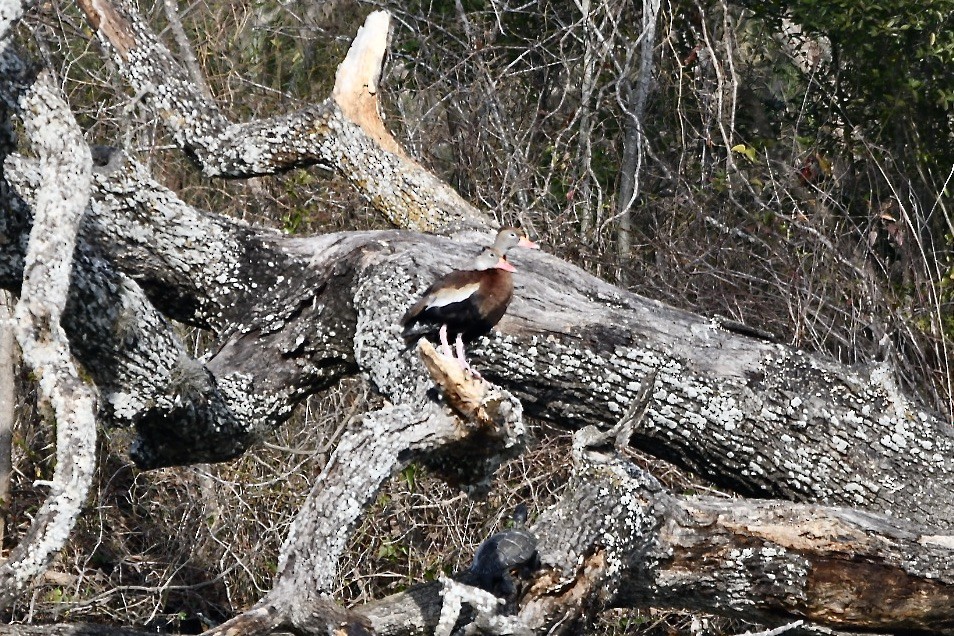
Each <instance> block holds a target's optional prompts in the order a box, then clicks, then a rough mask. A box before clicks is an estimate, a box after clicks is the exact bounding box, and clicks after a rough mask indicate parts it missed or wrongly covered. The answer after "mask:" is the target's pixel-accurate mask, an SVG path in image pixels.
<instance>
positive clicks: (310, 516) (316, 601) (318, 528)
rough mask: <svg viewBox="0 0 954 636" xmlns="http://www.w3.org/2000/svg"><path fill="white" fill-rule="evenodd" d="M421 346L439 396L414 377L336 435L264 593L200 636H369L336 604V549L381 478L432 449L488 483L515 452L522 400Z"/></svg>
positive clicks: (360, 621) (366, 626)
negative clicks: (275, 633) (395, 397)
mask: <svg viewBox="0 0 954 636" xmlns="http://www.w3.org/2000/svg"><path fill="white" fill-rule="evenodd" d="M423 348H424V349H425V351H422V354H423V355H424V356H425V358H426V359H427V360H428V364H429V368H430V369H432V370H431V373H432V374H433V375H434V378H435V380H437V382H438V385H439V386H440V387H442V397H441V399H440V400H435V399H434V398H433V397H431V396H430V391H429V389H430V383H429V382H426V381H419V382H416V383H414V384H413V385H408V391H407V393H406V394H404V395H402V396H401V398H402V399H401V403H400V404H398V405H395V406H389V407H385V408H383V409H381V410H378V411H375V412H373V413H369V414H368V415H366V416H365V417H364V418H362V421H361V422H360V423H359V424H358V425H357V426H356V427H355V428H354V429H353V430H350V431H347V432H346V433H345V434H344V435H343V436H342V438H341V441H340V442H339V444H338V447H337V448H336V449H335V452H334V453H333V454H332V456H331V458H330V459H329V460H328V463H327V465H326V466H325V468H324V469H323V470H322V472H321V475H319V477H318V479H317V480H316V481H315V483H314V485H313V486H312V490H311V493H310V494H309V496H308V498H307V499H306V501H305V503H304V505H303V506H302V508H301V511H300V512H299V513H298V515H297V516H296V518H295V521H294V523H293V524H292V526H291V528H290V529H289V532H288V536H287V538H286V539H285V543H284V545H283V546H282V548H281V552H280V556H279V563H278V574H277V577H276V580H275V584H274V586H273V587H272V590H271V591H270V592H269V593H268V594H267V595H266V596H265V598H263V599H262V600H261V601H260V602H259V603H257V604H256V605H255V607H253V608H251V609H250V610H249V611H248V612H245V613H243V614H240V615H238V616H236V617H234V618H232V619H231V620H228V621H226V622H225V623H223V624H222V625H220V626H218V627H216V628H214V629H211V630H209V631H208V632H206V636H228V635H229V634H234V633H241V634H245V635H246V636H254V635H256V634H267V633H270V632H271V631H272V630H273V629H275V628H276V627H278V626H284V627H291V628H292V629H293V630H294V631H296V632H298V633H314V634H329V635H331V634H337V633H340V632H338V631H337V630H338V629H340V628H341V626H342V625H346V626H347V631H348V633H354V634H361V633H371V626H370V623H368V621H367V619H366V618H365V617H363V616H362V615H360V614H358V613H354V612H348V611H346V610H345V609H344V608H341V607H339V606H337V605H336V604H335V603H334V601H333V599H332V598H331V591H332V589H333V584H334V580H335V576H336V575H337V570H338V561H339V559H340V557H341V554H342V551H343V550H344V549H345V547H346V545H347V542H348V540H349V539H350V537H351V534H352V532H353V530H354V528H355V527H356V525H357V523H358V521H359V520H360V518H361V515H362V514H363V512H364V509H365V508H366V507H367V506H368V505H369V504H370V502H371V501H372V500H373V499H374V498H375V496H376V494H377V492H378V490H379V488H380V487H381V484H382V483H383V482H384V480H385V479H387V478H388V477H390V476H391V475H393V474H394V473H396V472H397V471H398V470H400V469H401V468H403V467H404V466H406V465H407V464H408V463H409V462H411V461H414V460H415V459H421V458H425V459H426V458H427V457H428V456H429V455H432V454H435V453H438V454H439V455H440V456H441V458H442V459H446V456H447V455H450V454H453V453H454V452H457V453H460V454H461V455H463V456H466V457H467V458H468V460H469V463H470V465H471V466H483V467H484V468H485V471H484V473H483V474H482V475H480V477H481V478H483V479H488V478H489V477H490V476H491V475H492V474H493V472H494V470H496V468H498V467H499V466H500V463H501V462H502V461H503V460H505V459H507V458H509V457H513V456H515V454H516V453H518V452H519V451H520V450H522V448H523V436H524V434H525V431H524V425H523V420H522V412H523V410H522V408H521V406H520V403H519V402H518V401H516V400H515V399H514V398H513V397H512V396H511V395H509V394H507V393H506V392H503V391H500V390H499V389H497V388H496V387H493V386H490V385H489V384H487V383H486V382H485V381H483V380H480V379H477V378H473V377H470V376H468V375H467V374H465V373H463V372H462V370H461V369H460V368H459V367H458V365H457V363H456V361H453V360H447V359H445V358H441V357H440V356H438V355H437V354H435V353H434V350H433V347H429V346H428V345H426V344H424V345H423ZM421 380H423V378H421ZM461 396H465V398H464V399H463V400H462V399H461Z"/></svg>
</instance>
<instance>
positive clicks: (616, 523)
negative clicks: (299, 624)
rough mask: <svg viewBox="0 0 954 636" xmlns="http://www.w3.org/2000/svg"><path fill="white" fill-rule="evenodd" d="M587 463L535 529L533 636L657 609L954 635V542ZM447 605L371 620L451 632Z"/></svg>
mask: <svg viewBox="0 0 954 636" xmlns="http://www.w3.org/2000/svg"><path fill="white" fill-rule="evenodd" d="M577 457H578V460H577V461H578V469H577V471H576V473H575V475H574V477H573V479H572V482H571V484H570V486H569V488H568V489H567V492H566V494H565V495H564V497H563V498H562V499H561V501H559V502H558V503H557V504H556V505H555V506H554V507H553V508H551V509H549V510H547V511H546V512H544V514H543V515H542V516H541V518H540V519H539V520H538V522H537V523H536V524H535V525H534V526H533V527H532V528H531V531H532V532H534V533H535V534H536V536H537V537H538V539H539V542H540V543H539V547H540V553H541V559H542V566H543V569H542V570H540V571H539V572H537V574H536V575H535V579H534V581H532V583H531V587H530V588H529V589H528V590H527V591H526V592H525V594H524V595H523V596H522V597H521V598H520V600H519V612H518V616H519V617H520V619H521V621H522V623H523V624H524V625H526V626H528V627H529V628H530V629H531V630H532V631H533V633H538V634H543V633H547V634H550V633H558V634H559V633H565V634H573V633H578V632H577V630H578V629H579V628H578V626H577V621H578V620H580V619H582V618H585V616H586V614H587V613H588V612H590V611H592V610H593V608H594V607H645V606H652V607H672V608H679V609H691V610H699V611H704V612H707V613H714V614H721V615H725V616H730V617H737V618H744V619H745V620H747V621H754V622H761V623H763V624H766V625H780V624H785V623H790V622H792V621H794V620H796V619H805V620H807V621H809V622H810V623H813V624H815V625H819V626H823V627H827V628H833V629H850V630H869V631H875V632H881V631H883V632H888V633H896V632H898V631H905V630H914V631H925V632H931V633H939V634H942V633H943V634H949V633H954V566H952V565H951V559H950V557H951V549H952V547H954V537H951V536H932V535H926V534H924V533H923V531H922V530H921V529H920V528H917V527H916V526H913V525H907V524H901V523H898V522H896V521H895V520H891V519H888V518H886V517H883V516H879V515H875V514H869V513H859V512H857V511H853V510H850V509H842V508H831V507H823V506H814V505H803V504H792V503H788V502H777V501H759V500H745V501H741V500H737V499H719V498H713V497H689V498H681V497H675V496H673V495H672V494H671V493H668V492H667V491H666V490H665V489H664V488H663V487H662V486H661V485H660V484H659V483H658V482H657V481H656V480H655V479H654V478H652V477H651V476H649V475H648V474H646V473H645V472H643V471H642V470H640V469H638V468H637V467H636V466H635V465H633V464H632V463H630V462H628V461H627V460H625V459H622V458H620V457H619V456H618V455H617V453H616V451H615V450H614V449H613V448H612V446H611V445H610V444H607V446H606V447H604V448H598V447H596V448H582V449H580V452H579V453H578V454H577ZM439 594H440V587H439V585H436V584H428V585H423V586H420V587H418V588H415V589H413V590H409V591H408V592H406V593H404V594H401V595H395V596H393V597H389V598H387V599H382V600H380V601H376V602H374V603H370V604H368V605H366V606H364V607H362V608H359V609H360V610H361V611H362V612H363V613H365V614H366V615H367V616H368V618H369V619H370V620H371V622H372V624H373V625H374V627H375V629H376V630H377V632H378V633H379V634H389V635H392V636H396V635H399V634H410V633H414V629H415V628H416V627H418V626H421V625H426V626H431V627H433V626H434V625H436V624H437V620H438V613H439V608H440V601H439ZM394 616H399V617H401V619H400V620H395V619H394V618H393V617H394Z"/></svg>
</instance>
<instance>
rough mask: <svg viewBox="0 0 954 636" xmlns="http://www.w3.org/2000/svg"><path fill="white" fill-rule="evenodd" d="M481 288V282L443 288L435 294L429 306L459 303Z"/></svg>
mask: <svg viewBox="0 0 954 636" xmlns="http://www.w3.org/2000/svg"><path fill="white" fill-rule="evenodd" d="M479 288H480V283H471V284H470V285H464V286H463V287H457V288H456V289H442V290H440V291H439V292H437V293H436V294H434V298H432V299H431V300H430V301H429V302H428V303H427V306H428V307H446V306H447V305H453V304H454V303H459V302H461V301H464V300H467V299H468V298H470V297H471V296H473V295H474V294H475V293H476V292H477V290H478V289H479Z"/></svg>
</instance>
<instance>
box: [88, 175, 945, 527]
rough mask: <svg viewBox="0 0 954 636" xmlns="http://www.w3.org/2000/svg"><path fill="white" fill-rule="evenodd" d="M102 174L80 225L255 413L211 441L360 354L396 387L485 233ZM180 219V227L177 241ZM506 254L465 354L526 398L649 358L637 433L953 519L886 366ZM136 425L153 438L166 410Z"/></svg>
mask: <svg viewBox="0 0 954 636" xmlns="http://www.w3.org/2000/svg"><path fill="white" fill-rule="evenodd" d="M115 178H116V179H118V178H119V177H115ZM127 178H128V177H123V179H127ZM97 183H99V181H97ZM111 183H112V182H110V184H107V185H105V186H101V187H105V188H107V189H108V196H105V197H100V196H99V195H98V194H97V197H96V198H97V205H96V216H95V219H96V220H95V228H94V229H91V230H90V236H91V240H95V241H96V242H97V243H100V244H102V245H103V246H104V248H105V249H109V250H110V252H111V253H112V255H114V258H115V259H116V261H117V262H118V263H120V264H121V265H122V266H123V267H124V268H125V269H126V271H127V272H128V273H129V275H131V276H132V277H134V278H136V279H138V280H140V281H141V282H142V284H143V285H144V287H145V288H146V289H148V290H150V296H151V297H152V299H153V300H154V302H156V303H157V304H158V305H159V306H160V307H165V306H169V307H170V309H169V311H170V313H173V314H174V315H176V317H179V318H180V319H187V320H191V321H193V322H195V323H197V324H208V325H211V326H213V327H216V328H218V329H220V330H221V341H222V342H221V347H220V349H219V350H218V352H217V354H216V355H214V356H212V357H211V359H210V360H208V362H207V364H206V367H207V369H208V370H209V371H210V372H211V373H212V375H213V377H214V379H215V381H216V382H217V383H218V384H219V385H220V386H222V387H224V388H223V389H222V391H223V392H226V393H228V395H226V396H225V397H224V398H223V399H225V401H226V402H227V403H229V404H230V408H231V409H232V410H233V412H234V413H241V414H243V416H244V415H245V414H251V415H252V418H251V420H253V421H254V424H250V425H249V426H248V427H247V430H248V431H249V436H248V437H247V438H246V440H245V441H244V442H243V443H241V444H237V445H233V446H232V447H231V448H230V455H229V456H232V455H234V453H235V452H237V451H238V450H239V449H240V448H242V447H244V444H245V443H246V442H250V441H251V440H252V439H254V437H255V435H256V434H257V433H256V431H258V432H261V431H263V430H266V429H268V428H269V427H270V426H274V425H275V424H277V423H278V422H281V421H282V420H283V418H284V417H285V416H287V414H288V412H289V411H290V409H291V407H292V406H293V405H294V403H296V402H297V401H298V400H300V399H301V398H302V397H303V396H304V395H306V394H307V393H309V392H311V391H314V390H316V389H317V388H320V387H322V386H326V385H327V384H329V383H331V382H333V381H334V380H336V379H337V378H338V377H341V376H342V375H344V374H347V373H351V372H354V371H355V370H359V369H360V370H361V371H363V372H364V373H366V374H367V375H368V376H369V377H371V378H372V379H373V380H374V382H375V383H376V384H377V386H379V387H380V388H381V390H382V391H383V392H385V393H386V394H389V393H392V392H399V391H402V390H403V388H402V387H404V386H405V385H406V384H407V383H408V381H409V378H411V377H414V376H413V375H411V374H410V372H409V369H411V368H413V367H415V366H416V365H418V362H417V361H416V360H415V359H414V358H413V357H412V356H410V355H408V353H407V352H405V351H404V350H403V345H402V343H401V341H400V339H399V338H398V327H397V322H398V319H399V317H400V316H401V314H402V313H403V311H404V310H405V309H406V307H407V305H408V304H409V303H410V302H411V301H412V299H413V297H414V296H415V294H417V293H419V292H420V290H422V289H423V288H424V287H425V286H426V285H427V283H428V282H429V281H430V280H432V279H433V278H434V277H435V276H436V275H438V274H439V273H442V272H445V271H447V270H448V269H450V268H452V267H455V266H458V265H459V264H460V263H463V262H465V261H466V259H467V258H468V257H469V256H470V254H471V251H473V250H476V245H477V244H478V243H479V242H480V241H485V242H487V241H489V238H487V237H484V236H481V235H475V234H467V235H463V236H461V237H460V238H459V240H457V241H453V240H448V239H441V238H437V237H422V236H416V235H411V234H407V233H400V232H385V233H379V234H373V233H354V234H338V235H328V236H323V237H315V238H313V239H297V238H284V237H281V236H280V235H277V234H274V233H270V232H264V231H255V230H253V229H251V228H249V227H247V226H244V225H242V224H239V223H235V222H232V221H227V220H225V219H221V218H217V217H214V216H208V215H203V214H200V213H197V212H195V211H194V210H189V209H188V208H186V207H185V206H184V205H183V204H182V203H181V202H179V201H178V200H176V199H175V197H174V196H173V195H172V194H171V193H169V192H168V191H164V190H162V189H160V188H159V187H158V186H157V185H156V184H154V183H152V182H151V181H149V180H139V181H134V182H133V183H129V184H126V185H124V186H123V187H122V188H119V187H115V186H113V185H111ZM134 183H135V184H138V185H134ZM120 191H125V192H128V193H130V194H129V197H131V198H126V197H121V196H119V195H118V194H117V193H119V192H120ZM130 201H133V203H130ZM142 201H145V202H146V203H148V205H146V204H145V203H142ZM180 228H188V232H190V233H191V234H192V235H193V236H194V238H193V239H191V240H188V241H182V240H179V238H177V237H178V233H179V232H180V231H182V232H184V231H186V230H180ZM196 243H201V244H208V245H209V254H210V255H211V257H210V258H207V259H203V258H202V253H201V251H200V250H192V249H191V248H190V247H189V245H190V244H196ZM468 246H472V247H468ZM451 255H453V256H451ZM512 260H513V262H514V263H515V264H516V265H517V267H518V269H519V271H518V274H517V292H516V298H515V300H514V302H513V303H512V306H511V309H510V311H509V313H508V315H507V316H506V317H505V318H504V320H503V321H502V322H501V324H500V325H499V326H498V330H499V331H500V332H501V335H498V336H494V337H493V338H491V339H489V340H487V341H485V342H484V343H483V344H481V345H480V346H477V347H474V348H473V349H472V354H473V356H474V359H475V361H476V363H477V364H478V365H479V368H481V369H483V370H484V371H485V373H486V374H487V376H488V377H489V378H491V379H495V380H496V381H497V382H499V383H500V384H501V385H503V386H505V387H507V388H508V389H509V390H512V391H513V392H514V393H515V394H517V395H519V396H520V397H521V398H522V400H523V401H524V403H525V405H526V407H527V409H528V410H529V411H530V412H532V413H534V414H536V415H539V416H542V417H545V418H547V419H550V420H552V421H554V422H556V423H558V424H561V425H563V426H566V427H569V428H573V427H577V426H579V425H581V424H583V423H586V422H589V421H594V420H595V421H602V422H604V423H606V424H609V423H612V422H614V421H615V419H616V418H618V417H619V415H620V414H621V412H622V411H623V409H624V408H625V406H626V404H627V402H628V401H629V400H631V399H632V396H633V395H634V391H635V390H636V388H637V387H638V385H639V382H640V381H641V379H642V378H643V377H644V375H645V373H646V372H647V371H648V370H650V369H659V374H658V377H657V380H656V389H655V392H654V400H653V402H652V403H651V404H650V409H649V414H648V417H647V418H646V419H645V420H644V423H643V424H642V426H641V427H640V428H639V429H638V430H637V431H636V432H635V436H634V443H635V444H636V445H638V446H639V447H641V448H643V449H646V450H648V451H650V452H653V453H655V454H657V455H659V456H662V457H664V458H667V459H670V460H673V461H675V462H677V463H680V464H681V465H683V466H686V467H687V468H689V469H691V470H693V471H695V472H697V473H699V474H702V475H704V476H706V477H708V478H710V479H712V480H714V481H716V482H717V483H720V484H722V485H724V486H727V487H730V488H733V489H735V490H737V491H739V492H742V493H745V494H752V495H757V496H769V497H783V498H788V499H793V500H798V501H809V502H820V503H829V504H838V505H858V506H862V507H868V508H871V509H875V510H884V511H886V512H888V513H889V514H893V515H895V516H898V517H901V518H906V519H910V520H915V521H919V522H925V523H931V524H934V525H937V526H938V527H941V528H947V527H949V524H950V519H954V514H952V512H954V495H952V492H954V489H952V484H954V473H952V464H951V462H952V460H951V458H952V457H954V453H952V450H954V449H952V443H954V437H952V433H951V430H950V427H949V426H947V425H946V424H945V423H944V422H943V421H941V420H940V419H939V418H938V417H937V416H936V415H934V414H932V413H931V412H929V411H927V410H925V409H923V408H921V407H920V406H919V405H918V404H917V403H916V402H915V401H913V400H912V399H910V398H908V397H907V396H905V395H904V394H902V393H901V392H900V391H899V390H898V389H897V388H896V387H895V386H894V384H893V383H892V382H891V375H890V369H887V368H873V369H867V370H866V369H852V368H847V367H844V366H842V365H839V364H837V363H834V362H831V361H829V360H827V359H825V358H823V357H820V356H813V355H809V354H805V353H802V352H798V351H794V350H792V349H789V348H787V347H783V346H781V345H776V344H770V343H766V342H762V341H759V340H756V339H753V338H749V337H745V336H742V335H739V334H735V333H731V332H728V331H725V330H723V329H721V328H720V327H719V326H718V325H717V324H716V323H715V322H713V321H710V320H707V319H704V318H701V317H698V316H695V315H692V314H689V313H687V312H682V311H679V310H676V309H673V308H671V307H667V306H665V305H662V304H660V303H656V302H653V301H649V300H646V299H644V298H640V297H639V296H636V295H634V294H629V293H625V292H622V291H620V290H618V289H616V288H614V287H612V286H610V285H607V284H606V283H603V282H601V281H599V280H598V279H595V278H593V277H591V276H589V275H587V274H585V273H584V272H582V271H581V270H579V269H578V268H575V267H572V266H570V265H568V264H566V263H564V262H562V261H560V260H559V259H556V258H555V257H552V256H548V255H546V254H535V253H525V252H522V253H518V254H514V255H512ZM205 290H208V291H207V292H206V291H205ZM382 290H387V292H388V293H386V294H384V293H382ZM183 308H186V309H187V311H186V310H184V309H183ZM142 401H143V403H145V402H147V401H148V400H147V399H143V400H142ZM130 417H131V419H132V420H135V417H133V416H130ZM246 419H248V418H246ZM207 421H208V422H210V423H211V422H213V421H214V420H212V419H209V420H207ZM153 425H154V427H155V430H156V433H155V435H154V437H156V438H157V439H158V438H161V437H163V436H162V434H161V430H162V426H163V425H164V424H163V423H162V422H161V421H156V422H155V423H154V424H153V422H152V420H150V426H153ZM209 439H210V440H212V439H214V438H209ZM210 446H212V447H214V446H215V445H214V444H210ZM170 457H175V460H174V461H182V459H183V458H184V455H182V454H178V455H176V454H175V453H173V455H171V456H170ZM157 461H158V463H168V461H170V460H169V459H166V460H165V461H159V460H157ZM925 475H927V476H929V477H930V479H923V478H922V476H925Z"/></svg>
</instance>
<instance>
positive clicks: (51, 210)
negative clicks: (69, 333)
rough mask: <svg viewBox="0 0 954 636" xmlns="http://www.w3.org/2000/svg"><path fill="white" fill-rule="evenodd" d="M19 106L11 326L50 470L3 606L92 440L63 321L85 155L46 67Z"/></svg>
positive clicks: (8, 576)
mask: <svg viewBox="0 0 954 636" xmlns="http://www.w3.org/2000/svg"><path fill="white" fill-rule="evenodd" d="M19 111H20V112H21V113H22V114H23V126H24V129H25V131H26V134H27V136H28V138H29V140H30V142H31V145H32V146H33V148H34V150H35V151H36V153H37V155H38V156H39V174H40V183H39V188H38V190H37V195H36V202H35V204H34V206H33V209H34V221H33V229H32V231H31V233H30V241H29V250H28V251H27V253H26V257H25V259H24V265H23V282H22V285H21V287H20V300H19V301H18V302H17V305H16V309H15V310H14V333H15V334H16V337H17V341H18V342H19V344H20V348H21V350H22V352H23V360H24V362H25V364H26V365H27V366H28V367H29V368H30V369H31V371H32V372H33V374H34V375H35V376H36V378H37V385H38V387H39V394H40V398H41V399H42V400H43V401H44V402H46V403H47V404H48V405H49V406H50V407H52V412H53V415H54V417H55V418H56V468H55V470H54V473H53V479H52V481H51V482H50V483H49V484H48V485H49V486H50V494H49V496H48V497H47V499H46V501H45V502H44V504H43V505H42V506H41V507H40V509H39V510H38V511H37V513H36V515H35V516H34V518H33V521H32V523H31V524H30V528H29V530H28V531H27V532H26V534H25V535H24V536H23V538H22V539H21V541H20V543H19V544H18V545H17V546H16V548H14V550H13V551H12V552H11V553H10V556H9V558H8V559H7V560H6V561H5V562H4V563H3V564H2V565H0V608H2V607H6V606H7V605H9V604H10V603H11V602H12V601H13V600H14V599H16V597H17V596H18V595H19V594H20V592H22V591H23V590H24V589H25V588H26V586H27V585H28V584H29V583H30V582H31V581H32V580H33V579H34V578H35V577H36V576H38V575H39V574H41V573H42V572H43V571H44V570H45V569H46V568H47V566H48V565H49V564H50V562H51V561H52V559H53V557H54V556H55V554H56V553H57V552H58V551H59V550H60V549H61V548H62V547H63V545H64V544H65V543H66V540H67V538H68V537H69V535H70V532H71V531H72V529H73V525H74V523H75V522H76V517H77V516H78V515H79V512H80V509H81V507H82V505H83V503H84V502H85V500H86V494H87V492H88V491H89V486H90V483H91V481H92V475H93V470H94V468H95V443H96V421H95V409H96V396H95V392H94V390H93V388H92V387H91V386H90V385H89V384H87V383H86V382H85V381H83V380H82V379H81V378H80V374H79V371H78V370H77V367H76V364H75V363H74V360H73V357H72V356H71V354H70V346H69V342H68V340H67V338H66V334H65V333H64V331H63V328H62V327H61V326H60V318H61V316H62V314H63V310H64V306H65V305H66V299H67V290H68V288H69V282H70V271H71V266H72V259H73V248H74V245H75V239H76V233H77V228H78V227H79V221H80V218H81V217H82V214H83V210H84V209H85V208H86V205H87V203H88V201H89V193H90V169H91V163H92V161H91V158H90V152H89V148H88V147H87V145H86V143H85V141H84V139H83V136H82V134H81V133H80V131H79V127H78V126H77V125H76V121H75V120H74V119H73V114H72V113H71V112H70V109H69V106H68V105H67V104H66V102H65V100H64V99H63V97H62V96H61V94H60V91H59V88H58V87H56V85H55V83H54V82H53V78H52V77H51V76H50V75H49V74H47V73H44V74H42V75H41V76H40V77H39V79H38V80H37V81H36V82H35V83H34V84H33V86H32V87H30V88H29V89H28V90H26V92H24V93H23V94H22V95H21V98H20V104H19Z"/></svg>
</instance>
